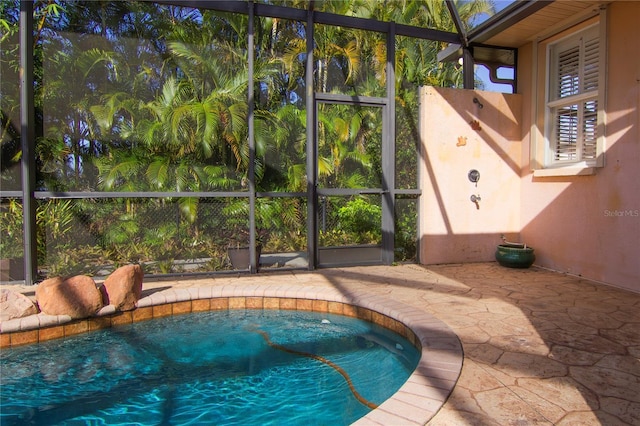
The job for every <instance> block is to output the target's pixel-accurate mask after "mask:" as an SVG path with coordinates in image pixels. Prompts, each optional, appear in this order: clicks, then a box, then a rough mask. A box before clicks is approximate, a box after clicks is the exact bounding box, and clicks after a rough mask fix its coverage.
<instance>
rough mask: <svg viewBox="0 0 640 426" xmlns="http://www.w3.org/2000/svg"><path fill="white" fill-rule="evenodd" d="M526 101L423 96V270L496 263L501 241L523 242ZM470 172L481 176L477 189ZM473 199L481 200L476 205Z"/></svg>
mask: <svg viewBox="0 0 640 426" xmlns="http://www.w3.org/2000/svg"><path fill="white" fill-rule="evenodd" d="M474 98H477V99H478V101H479V102H480V104H482V108H480V106H479V104H477V103H474V102H473V99H474ZM521 100H522V99H521V96H520V95H503V94H501V93H491V92H482V91H472V90H457V89H442V88H434V87H423V88H422V90H421V106H420V131H421V138H422V151H421V156H422V158H421V170H420V176H421V188H422V191H423V192H422V197H421V199H420V232H421V238H420V261H421V262H422V263H426V264H435V263H452V262H454V263H455V262H481V261H489V260H493V259H494V252H495V247H496V244H498V243H500V235H501V234H505V236H507V237H508V238H509V239H510V240H515V239H518V238H519V235H518V234H519V232H520V227H521V226H520V176H521V174H522V164H521V159H522V142H521V139H522V135H521V130H520V123H519V121H520V117H521V115H522V114H521ZM476 122H477V123H476ZM471 169H476V170H478V171H479V172H480V180H479V182H478V184H477V186H476V185H475V184H473V183H472V182H470V181H469V179H468V177H467V176H468V173H469V171H470V170H471ZM471 195H476V196H477V195H479V196H480V201H479V202H478V204H477V205H476V204H474V203H473V202H472V201H471V200H470V197H471Z"/></svg>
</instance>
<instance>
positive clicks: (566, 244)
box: [518, 2, 640, 292]
mask: <svg viewBox="0 0 640 426" xmlns="http://www.w3.org/2000/svg"><path fill="white" fill-rule="evenodd" d="M607 15H608V43H607V44H608V46H607V49H606V52H607V55H608V70H607V72H608V77H607V85H606V91H607V93H606V96H607V102H606V111H607V113H606V115H607V125H606V146H605V167H603V168H600V169H598V170H597V172H596V174H595V175H592V176H574V177H534V176H533V174H532V172H531V169H530V167H529V161H528V159H529V146H530V143H531V134H532V132H536V131H540V132H541V131H542V129H537V127H536V126H531V123H532V114H531V112H532V110H533V107H532V105H534V104H533V103H532V100H533V95H534V93H533V90H534V88H535V87H534V86H533V85H532V75H533V73H532V72H531V70H533V69H534V64H535V62H534V61H533V54H534V53H533V52H534V49H533V47H532V45H528V46H524V47H522V48H521V49H520V50H519V54H518V57H519V60H520V62H519V70H520V71H519V74H518V84H519V85H520V87H521V88H522V90H521V91H520V92H521V93H522V94H523V115H522V124H523V125H522V129H523V133H524V134H523V151H522V153H523V164H525V170H524V173H523V177H522V190H521V225H522V231H521V236H522V238H523V239H524V240H526V241H527V243H529V244H531V245H532V246H533V247H534V248H535V249H536V255H537V261H536V263H537V264H538V265H541V266H545V267H548V268H551V269H554V270H558V271H563V272H569V273H572V274H576V275H581V276H583V277H585V278H589V279H593V280H597V281H601V282H604V283H607V284H610V285H614V286H617V287H622V288H627V289H630V290H633V291H637V292H640V112H639V105H640V55H639V54H638V35H637V31H638V28H640V2H614V3H613V4H611V5H610V7H609V9H608V12H607ZM543 53H544V52H539V54H543ZM538 57H540V55H538ZM542 66H543V64H539V63H538V70H539V73H538V75H539V76H540V73H542V72H543V68H542ZM538 81H539V82H540V81H543V80H540V79H539V80H538ZM540 86H542V87H540ZM542 90H544V84H538V91H537V92H538V95H539V96H541V95H542V94H543V92H542Z"/></svg>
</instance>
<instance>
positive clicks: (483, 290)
mask: <svg viewBox="0 0 640 426" xmlns="http://www.w3.org/2000/svg"><path fill="white" fill-rule="evenodd" d="M252 283H254V284H260V285H265V284H269V285H275V286H279V288H282V289H285V288H286V289H291V288H295V287H298V288H303V287H304V286H307V285H313V287H314V288H316V290H318V288H320V291H322V290H321V289H322V288H323V287H327V292H330V293H335V292H336V290H337V291H338V292H339V293H341V294H344V295H347V296H349V297H353V296H354V295H369V296H371V297H374V298H378V300H382V299H389V300H392V301H394V302H400V304H404V305H408V306H410V307H413V308H416V309H418V310H421V311H424V312H426V313H428V314H431V315H432V316H434V317H436V318H437V319H439V320H441V321H442V322H444V323H445V324H446V325H448V326H449V327H450V328H451V329H452V330H453V331H454V332H455V333H456V334H457V335H458V337H459V339H460V341H461V343H462V348H463V351H464V360H463V366H462V370H461V374H460V377H459V379H458V381H457V383H456V385H455V387H454V390H453V392H452V393H451V395H450V396H449V398H448V400H447V401H446V402H445V403H444V405H443V406H442V407H441V408H440V410H439V411H438V412H437V413H436V415H435V416H434V417H433V418H432V419H431V420H430V422H429V425H494V424H495V425H598V424H603V425H624V424H630V425H640V294H635V293H631V292H628V291H624V290H619V289H615V288H612V287H608V286H605V285H602V284H597V283H594V282H591V281H587V280H583V279H580V278H577V277H572V276H567V275H564V274H558V273H554V272H551V271H547V270H543V269H539V268H535V267H534V268H530V269H526V270H518V269H508V268H503V267H500V266H499V265H497V264H496V263H476V264H461V265H437V266H428V267H426V266H420V265H402V266H394V267H384V266H375V267H352V268H340V269H326V270H320V271H316V272H304V271H295V272H282V273H273V274H266V273H265V274H260V275H253V276H229V275H227V276H219V277H215V278H207V279H183V280H176V281H156V282H153V281H147V282H145V284H144V290H145V292H146V293H147V294H151V296H154V295H157V294H159V293H161V292H163V291H167V290H168V289H180V288H192V287H199V286H225V285H234V286H235V285H238V284H241V285H242V286H245V287H246V285H248V284H249V285H250V284H252ZM28 290H29V288H23V291H28ZM381 298H382V299H381ZM404 407H405V409H406V410H416V411H420V410H421V407H420V401H414V405H413V406H412V401H407V404H406V405H405V406H404ZM368 417H369V416H368ZM408 417H411V416H408ZM372 418H375V417H372ZM370 424H376V423H375V422H371V423H370ZM382 424H385V423H384V422H383V423H382Z"/></svg>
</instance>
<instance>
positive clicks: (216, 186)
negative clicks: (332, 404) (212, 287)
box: [0, 0, 492, 275]
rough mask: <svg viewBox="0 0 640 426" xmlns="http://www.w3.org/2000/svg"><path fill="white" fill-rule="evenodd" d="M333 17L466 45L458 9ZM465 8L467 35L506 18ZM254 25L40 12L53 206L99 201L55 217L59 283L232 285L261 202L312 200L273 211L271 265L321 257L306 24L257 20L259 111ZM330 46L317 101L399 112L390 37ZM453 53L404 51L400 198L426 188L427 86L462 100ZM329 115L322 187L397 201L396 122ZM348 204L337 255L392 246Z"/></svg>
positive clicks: (15, 140) (266, 244)
mask: <svg viewBox="0 0 640 426" xmlns="http://www.w3.org/2000/svg"><path fill="white" fill-rule="evenodd" d="M270 3H274V4H275V3H283V2H275V1H273V2H270ZM316 3H317V4H316V10H323V11H327V12H331V13H339V14H344V15H349V16H356V17H361V18H372V19H378V20H383V21H395V22H400V23H404V24H408V25H415V26H422V27H429V28H433V29H439V30H444V31H455V27H454V24H453V22H452V20H451V18H450V16H449V13H448V11H447V8H446V6H445V5H444V2H442V1H435V0H415V1H411V0H390V1H387V2H372V1H368V0H341V1H320V2H316ZM455 3H456V4H457V6H458V9H459V14H460V16H461V18H462V19H463V21H464V22H466V23H469V22H470V21H471V19H472V18H473V17H474V16H477V15H478V14H480V13H491V12H492V4H491V2H490V1H488V0H487V1H485V0H476V1H469V2H467V1H462V0H460V1H457V2H455ZM284 5H286V6H289V7H305V5H306V2H304V1H293V2H291V1H287V2H284ZM19 6H20V5H19V1H18V0H0V11H1V13H0V31H1V34H2V35H1V36H0V43H1V46H0V66H1V67H2V79H0V80H1V81H0V90H1V94H2V97H1V101H0V102H1V105H0V106H1V111H2V116H1V119H2V122H1V125H2V127H1V128H0V140H1V141H2V159H1V165H2V173H1V175H0V177H1V181H0V183H1V185H2V191H18V190H20V188H21V186H20V159H21V150H20V132H19V128H20V119H19V117H20V114H19V107H20V101H19V74H18V72H19V71H18V69H19V67H18V46H19V41H18V29H19ZM248 19H249V18H248V16H247V15H244V14H239V13H229V12H219V11H212V10H204V9H195V8H189V7H181V6H172V5H167V4H156V3H152V2H125V1H60V0H42V1H36V2H35V3H34V27H35V28H34V40H33V43H34V45H33V50H34V91H35V98H34V100H35V120H36V123H37V126H36V127H37V131H36V144H35V155H36V164H37V170H36V190H37V191H48V192H53V193H80V194H83V195H82V196H78V197H76V198H74V199H65V200H59V199H56V198H55V197H52V198H51V199H42V200H40V201H39V205H38V213H37V215H36V216H37V225H38V263H39V265H40V268H41V269H42V272H43V274H49V275H51V274H70V273H77V272H84V273H92V274H99V273H100V271H101V270H103V269H104V268H105V267H107V268H109V267H113V266H115V265H118V264H121V263H127V262H133V261H135V262H146V265H147V268H148V269H149V270H151V271H159V272H177V271H180V270H181V269H185V268H188V267H189V261H193V260H195V259H200V260H202V259H205V260H204V261H201V262H200V263H197V262H192V263H194V264H195V263H197V266H194V267H197V268H200V270H218V269H226V268H228V267H229V264H228V261H227V259H226V255H225V251H224V250H225V248H226V247H227V246H229V245H245V244H247V243H248V241H249V209H250V203H249V198H248V194H249V192H250V191H252V190H254V191H257V193H260V192H267V193H276V194H277V193H283V194H284V193H286V194H294V195H292V196H287V197H282V198H278V197H264V198H262V197H258V198H257V202H256V227H257V236H258V239H259V240H260V241H259V242H260V243H261V244H263V251H264V250H267V251H274V252H275V251H302V250H305V249H306V220H307V207H306V197H305V195H304V193H305V192H306V191H307V188H306V185H307V173H308V172H307V169H306V161H307V159H306V155H307V154H306V153H307V147H306V141H307V133H308V132H310V131H312V130H311V129H307V124H306V123H307V115H308V114H309V113H310V111H307V110H306V107H305V105H306V104H305V98H306V96H307V93H308V90H307V88H306V86H305V60H306V41H305V37H306V28H305V23H304V22H298V21H293V20H287V19H283V18H273V17H263V16H258V17H256V20H255V29H254V33H253V34H252V35H253V43H254V44H255V48H254V51H253V52H251V53H252V55H253V56H254V61H253V63H254V67H253V81H254V85H253V87H252V88H251V89H252V91H253V94H254V96H253V97H252V98H251V99H250V98H249V96H248V93H249V89H250V88H249V51H248V46H249V44H248V43H249V38H250V37H249V36H250V34H249V27H248ZM314 34H315V38H314V43H315V47H314V59H315V67H314V70H313V80H314V88H313V91H315V92H324V93H341V94H346V95H358V96H376V97H382V96H385V93H386V71H387V68H386V67H387V62H386V56H387V52H386V38H385V35H384V34H381V33H375V32H372V31H364V30H355V29H349V28H345V27H337V26H330V25H317V26H316V28H315V31H314ZM442 48H443V45H442V44H441V43H439V42H435V41H428V40H415V39H412V38H409V37H397V38H396V47H395V51H396V62H395V76H396V82H395V86H396V87H395V89H396V187H398V188H406V189H415V188H417V175H416V173H417V172H416V170H417V167H416V164H417V154H416V143H417V141H418V135H417V105H418V88H419V86H421V85H436V86H446V87H459V86H460V85H461V78H462V76H461V70H460V67H459V66H458V65H457V64H449V63H446V64H445V63H439V62H438V61H437V60H436V54H437V52H438V51H439V50H441V49H442ZM318 112H319V117H318V147H317V150H318V165H317V173H318V183H319V185H321V186H326V187H343V188H368V187H370V188H371V187H380V185H381V174H382V171H381V151H380V143H381V137H380V135H381V126H382V116H381V114H380V113H379V111H377V110H376V108H371V107H364V108H354V107H353V106H349V105H347V106H345V105H333V104H326V105H325V104H321V105H320V107H319V110H318ZM250 120H252V122H253V129H254V130H253V134H249V129H250V126H249V125H248V123H249V121H250ZM251 139H252V140H251ZM252 185H253V187H252ZM121 192H122V193H126V194H125V195H123V196H122V197H119V196H117V194H115V195H114V194H113V193H121ZM91 193H95V194H96V196H95V197H92V196H91ZM101 193H109V194H111V195H110V196H102V195H100V194H101ZM157 193H162V195H157V196H154V194H157ZM301 194H302V195H301ZM2 200H3V202H2V206H1V209H0V210H1V211H0V219H1V222H2V223H1V226H2V230H3V232H5V229H6V230H10V229H14V230H15V229H18V230H19V229H20V228H21V218H20V214H16V212H19V211H20V200H19V197H18V198H16V197H13V198H10V197H6V196H3V198H2ZM331 201H332V205H331V206H330V208H327V209H326V210H325V211H324V214H326V215H328V216H329V217H328V221H327V223H328V225H326V226H325V227H323V228H321V229H320V240H321V241H323V242H324V243H326V244H344V243H346V242H357V243H378V242H379V240H380V230H379V223H380V221H379V215H380V202H379V198H378V199H376V198H375V197H370V196H369V197H365V196H363V197H351V198H343V199H335V200H331ZM400 206H402V207H400ZM415 223H416V203H415V200H410V202H403V203H399V204H398V208H397V211H396V227H402V229H398V233H397V236H396V244H401V247H399V250H398V251H397V253H398V260H407V259H412V258H414V257H415V244H416V241H415V226H416V225H415ZM376 224H377V225H376ZM16 232H17V231H16ZM412 232H413V234H412ZM12 235H21V233H19V232H18V233H17V234H16V233H15V232H14V234H12ZM412 235H413V238H412ZM267 237H268V238H267ZM263 238H264V239H263ZM16 241H19V238H17V239H14V243H12V244H13V245H16V244H18V243H16ZM5 251H6V252H8V251H10V250H9V248H6V249H5ZM0 256H2V254H1V253H0ZM178 260H181V261H182V263H180V262H178ZM185 260H188V261H187V262H184V261H185Z"/></svg>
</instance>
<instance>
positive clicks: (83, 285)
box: [0, 265, 144, 321]
mask: <svg viewBox="0 0 640 426" xmlns="http://www.w3.org/2000/svg"><path fill="white" fill-rule="evenodd" d="M143 278H144V273H143V271H142V268H141V267H140V265H126V266H122V267H120V268H118V269H116V270H115V271H114V272H113V273H112V274H111V275H109V277H107V279H106V280H105V281H104V283H102V284H101V285H99V286H98V285H97V284H96V282H95V281H94V280H93V278H91V277H88V276H86V275H76V276H74V277H70V278H62V277H54V278H49V279H47V280H44V281H43V282H41V283H40V284H39V285H38V286H37V288H36V291H35V296H36V302H35V303H34V302H32V301H31V299H29V298H28V297H26V296H24V295H22V294H20V293H18V292H14V291H11V290H3V291H2V294H1V296H0V303H1V305H2V309H1V311H2V320H3V321H4V320H9V319H12V318H21V317H24V316H28V315H34V314H37V313H38V312H42V313H44V314H47V315H68V316H69V317H71V318H73V319H80V318H87V317H91V316H93V315H95V314H96V313H97V312H98V311H99V310H100V309H102V307H104V306H106V305H112V306H113V307H114V308H115V310H117V311H129V310H132V309H135V307H136V303H137V302H138V300H139V299H140V296H141V295H142V281H143Z"/></svg>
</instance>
